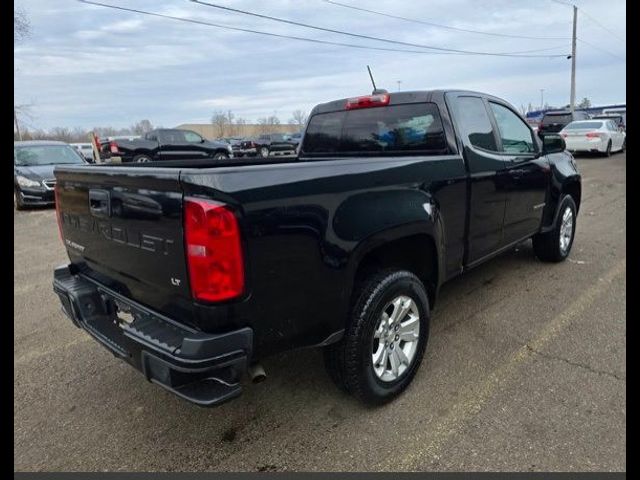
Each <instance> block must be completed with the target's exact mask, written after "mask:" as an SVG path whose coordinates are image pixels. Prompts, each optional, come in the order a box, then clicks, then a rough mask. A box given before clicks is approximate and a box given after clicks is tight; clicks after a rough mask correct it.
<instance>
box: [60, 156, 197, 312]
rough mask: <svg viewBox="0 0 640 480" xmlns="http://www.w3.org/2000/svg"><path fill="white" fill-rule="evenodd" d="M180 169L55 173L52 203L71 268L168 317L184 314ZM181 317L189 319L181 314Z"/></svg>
mask: <svg viewBox="0 0 640 480" xmlns="http://www.w3.org/2000/svg"><path fill="white" fill-rule="evenodd" d="M179 175H180V170H179V169H169V168H163V169H158V168H155V169H154V170H153V173H151V172H148V173H147V172H146V171H145V169H139V168H136V169H133V168H127V167H113V166H110V167H104V166H82V167H65V168H57V169H56V170H55V176H56V179H57V185H58V187H57V202H58V211H59V222H60V226H61V233H62V236H63V242H64V245H65V248H66V249H67V252H68V255H69V259H70V260H71V264H72V265H73V266H74V267H75V268H76V269H77V270H78V271H79V272H80V273H82V274H84V275H85V276H87V277H89V278H92V279H94V280H96V281H98V282H100V283H101V284H103V285H105V286H106V287H108V288H111V289H113V290H115V291H116V292H118V293H120V294H122V295H124V296H126V297H128V298H131V299H132V300H135V301H137V302H140V303H141V304H143V305H146V306H149V307H151V308H153V309H155V310H157V311H159V312H162V313H164V314H166V315H168V316H176V315H180V316H181V317H182V318H185V313H187V312H191V311H192V308H193V302H192V301H191V292H190V290H189V282H188V273H187V266H186V262H185V253H184V240H183V225H182V201H183V200H182V197H183V195H182V191H181V188H180V182H179ZM186 318H189V316H188V315H187V316H186Z"/></svg>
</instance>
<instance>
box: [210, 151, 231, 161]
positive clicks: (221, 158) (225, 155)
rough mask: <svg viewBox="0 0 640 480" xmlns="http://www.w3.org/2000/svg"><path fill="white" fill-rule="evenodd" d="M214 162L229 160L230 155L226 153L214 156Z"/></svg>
mask: <svg viewBox="0 0 640 480" xmlns="http://www.w3.org/2000/svg"><path fill="white" fill-rule="evenodd" d="M213 159H214V160H229V155H227V154H226V153H224V152H218V153H216V154H215V155H214V156H213Z"/></svg>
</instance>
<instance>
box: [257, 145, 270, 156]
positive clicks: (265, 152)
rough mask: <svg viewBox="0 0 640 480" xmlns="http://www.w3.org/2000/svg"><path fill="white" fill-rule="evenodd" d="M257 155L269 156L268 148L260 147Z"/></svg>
mask: <svg viewBox="0 0 640 480" xmlns="http://www.w3.org/2000/svg"><path fill="white" fill-rule="evenodd" d="M258 156H259V157H261V158H267V157H268V156H269V149H268V148H267V147H260V148H259V149H258Z"/></svg>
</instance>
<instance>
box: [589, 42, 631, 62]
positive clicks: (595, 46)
mask: <svg viewBox="0 0 640 480" xmlns="http://www.w3.org/2000/svg"><path fill="white" fill-rule="evenodd" d="M578 41H579V42H582V43H584V44H585V45H589V46H590V47H592V48H595V49H596V50H600V51H601V52H604V53H607V54H609V55H611V56H612V57H616V58H618V59H620V60H624V61H626V58H624V57H621V56H619V55H616V54H615V53H611V52H610V51H609V50H605V49H604V48H602V47H598V46H597V45H594V44H593V43H589V42H587V41H586V40H583V39H581V38H578Z"/></svg>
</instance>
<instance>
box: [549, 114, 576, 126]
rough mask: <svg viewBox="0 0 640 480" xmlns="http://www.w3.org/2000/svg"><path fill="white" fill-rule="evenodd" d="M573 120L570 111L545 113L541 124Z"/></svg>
mask: <svg viewBox="0 0 640 480" xmlns="http://www.w3.org/2000/svg"><path fill="white" fill-rule="evenodd" d="M572 120H573V118H572V117H571V114H570V113H560V114H552V113H547V114H546V115H545V116H544V117H543V118H542V124H543V125H550V124H552V123H569V122H571V121H572Z"/></svg>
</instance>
